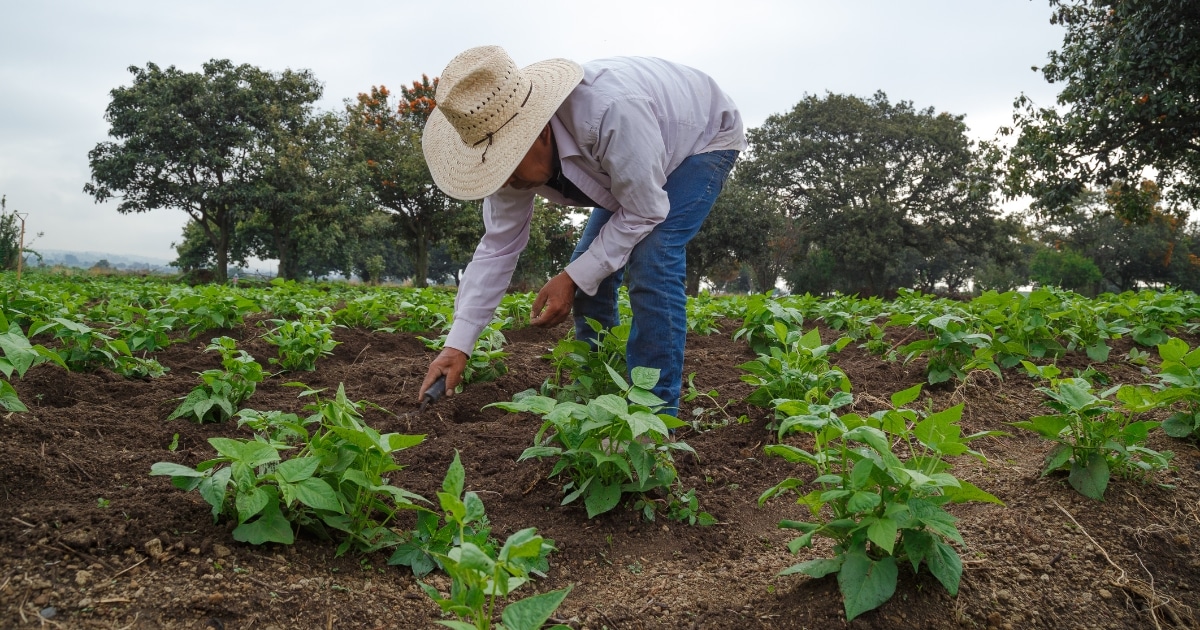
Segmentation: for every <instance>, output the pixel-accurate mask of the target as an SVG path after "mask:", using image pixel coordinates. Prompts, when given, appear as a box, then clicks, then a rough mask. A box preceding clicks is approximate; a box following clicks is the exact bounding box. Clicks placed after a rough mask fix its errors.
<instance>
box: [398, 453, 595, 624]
mask: <svg viewBox="0 0 1200 630" xmlns="http://www.w3.org/2000/svg"><path fill="white" fill-rule="evenodd" d="M465 486H466V473H465V471H464V469H463V466H462V462H461V461H459V457H458V453H457V452H455V454H454V461H452V462H451V463H450V468H449V470H447V471H446V478H445V480H444V481H443V482H442V491H441V492H439V493H438V501H439V503H440V505H441V508H442V511H443V512H444V513H445V517H446V521H447V524H448V526H449V527H451V528H453V529H454V530H456V531H457V535H456V536H454V537H453V538H452V541H453V542H452V544H451V545H450V546H449V549H447V550H446V551H444V552H442V551H441V550H433V551H430V552H429V553H430V555H432V556H433V558H434V559H435V560H436V562H437V564H438V566H440V567H441V568H442V569H443V570H444V571H445V572H446V573H447V574H448V575H449V576H450V581H451V582H450V593H449V595H443V594H442V593H440V592H438V590H437V589H436V588H434V587H432V586H430V585H429V584H425V583H424V582H421V583H420V585H421V588H422V589H423V590H424V591H425V593H426V594H427V595H429V597H430V598H431V599H433V601H435V602H437V604H438V606H440V607H441V609H442V610H443V611H445V612H448V613H451V614H453V615H454V616H456V617H458V620H457V621H439V622H438V623H440V624H441V625H444V626H447V627H449V628H455V629H456V630H488V629H489V628H496V629H497V630H537V629H539V628H541V627H542V625H543V624H545V623H546V620H548V619H549V618H550V616H551V615H553V614H554V611H555V610H557V609H558V607H559V605H561V604H562V602H563V600H564V599H566V597H567V594H568V593H569V592H570V591H571V589H570V587H568V588H565V589H560V590H557V591H549V592H547V593H542V594H540V595H534V596H532V597H527V598H525V599H520V600H515V601H510V602H508V604H507V605H505V606H504V610H503V611H502V612H501V613H500V623H499V624H495V625H493V624H492V619H493V618H494V616H495V613H496V606H497V601H498V600H501V599H507V598H509V596H510V594H511V593H512V592H513V591H514V590H516V589H517V588H519V587H521V586H522V585H524V584H525V583H526V582H528V581H529V575H530V573H542V570H539V569H538V568H536V567H542V568H543V570H544V567H545V566H546V557H547V555H549V553H550V552H551V551H553V549H554V543H553V541H550V540H546V539H544V538H542V537H541V536H538V535H537V530H535V529H533V528H528V529H522V530H520V531H518V532H516V533H514V534H513V535H511V536H509V537H508V539H507V540H505V541H504V544H503V545H502V546H501V547H500V549H499V551H496V550H495V549H494V547H490V546H486V545H480V544H478V543H477V542H475V540H477V539H478V537H479V532H478V531H477V530H474V529H473V527H472V526H473V525H476V524H478V523H480V522H481V521H483V519H484V507H483V501H481V500H480V499H479V496H478V495H477V494H476V493H474V492H465V490H466V487H465ZM398 553H399V552H398ZM394 558H395V556H393V559H394ZM543 575H544V574H543ZM554 627H555V628H565V627H566V626H561V625H560V626H554Z"/></svg>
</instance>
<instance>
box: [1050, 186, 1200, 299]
mask: <svg viewBox="0 0 1200 630" xmlns="http://www.w3.org/2000/svg"><path fill="white" fill-rule="evenodd" d="M1156 191H1157V187H1156V185H1155V184H1154V182H1151V181H1146V182H1144V183H1143V185H1142V186H1139V187H1138V189H1137V190H1136V192H1134V193H1133V194H1135V195H1137V197H1138V198H1139V201H1138V202H1137V203H1139V204H1141V203H1142V202H1143V200H1147V199H1148V200H1151V201H1152V203H1151V205H1150V206H1149V208H1148V209H1146V210H1145V211H1144V216H1143V218H1142V219H1141V220H1133V219H1131V218H1128V216H1127V215H1125V214H1124V213H1123V210H1124V209H1125V208H1127V207H1128V206H1127V205H1126V204H1127V203H1128V201H1127V200H1126V197H1127V196H1128V195H1129V194H1130V192H1129V190H1128V189H1127V188H1126V187H1125V186H1124V185H1116V186H1113V187H1112V188H1110V189H1109V190H1108V191H1107V192H1105V193H1100V192H1098V191H1089V192H1087V193H1085V194H1083V195H1080V196H1079V197H1078V198H1077V199H1076V200H1075V201H1074V202H1073V203H1072V204H1070V205H1069V206H1067V207H1066V208H1063V209H1060V210H1059V211H1058V212H1056V213H1053V214H1052V215H1047V216H1046V217H1044V218H1043V220H1042V221H1040V222H1038V223H1037V224H1036V225H1035V226H1034V227H1033V230H1034V233H1035V234H1036V235H1037V237H1038V238H1039V240H1041V241H1042V242H1043V243H1045V244H1047V245H1048V246H1050V247H1052V248H1054V249H1070V250H1073V251H1075V252H1087V253H1088V258H1089V259H1090V260H1091V261H1092V262H1093V263H1094V264H1095V265H1096V267H1097V269H1098V270H1099V273H1100V275H1101V278H1102V282H1101V287H1100V288H1101V289H1104V290H1116V291H1126V290H1131V289H1136V288H1137V287H1138V286H1139V285H1142V284H1172V285H1176V286H1188V285H1190V284H1191V280H1190V279H1191V278H1192V277H1193V276H1194V275H1195V272H1194V271H1193V267H1195V266H1196V263H1198V262H1200V260H1197V258H1196V257H1195V256H1194V255H1193V254H1192V252H1193V251H1200V247H1198V246H1200V243H1198V242H1197V240H1196V238H1195V229H1194V226H1189V224H1188V217H1187V214H1186V213H1184V212H1182V211H1181V210H1179V209H1177V208H1176V209H1171V208H1166V207H1163V206H1161V205H1158V204H1157V203H1154V202H1153V200H1155V199H1157V192H1156Z"/></svg>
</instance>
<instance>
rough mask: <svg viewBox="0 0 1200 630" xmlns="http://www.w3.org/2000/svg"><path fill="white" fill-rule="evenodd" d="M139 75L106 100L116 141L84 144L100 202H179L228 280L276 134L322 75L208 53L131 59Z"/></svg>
mask: <svg viewBox="0 0 1200 630" xmlns="http://www.w3.org/2000/svg"><path fill="white" fill-rule="evenodd" d="M129 72H130V73H132V74H133V84H132V85H131V86H128V87H118V88H116V89H114V90H112V92H111V96H112V100H111V102H110V103H109V105H108V108H107V109H106V110H105V118H106V120H108V122H109V124H110V126H111V127H110V130H109V135H110V136H112V137H113V138H115V140H114V141H108V142H101V143H99V144H97V145H96V147H95V148H94V149H92V151H90V152H89V153H88V159H89V162H90V164H91V169H92V181H91V182H89V183H87V184H86V185H85V186H84V191H85V192H87V193H88V194H90V195H92V197H93V198H94V199H95V200H96V201H97V202H103V201H107V200H109V199H112V198H117V197H119V198H120V203H119V204H118V205H117V210H118V211H119V212H121V213H130V212H149V211H151V210H157V209H160V208H175V209H178V210H182V211H184V212H186V213H187V214H188V216H189V217H190V218H191V220H192V221H193V222H195V224H196V225H197V226H198V227H199V228H200V230H201V231H202V232H203V233H204V234H205V236H206V237H207V238H208V240H209V243H210V244H211V246H212V249H213V251H214V254H215V256H216V265H215V267H216V268H215V270H214V271H215V274H214V275H215V276H216V279H217V280H221V281H223V280H224V279H225V277H226V275H227V271H228V254H229V248H230V244H231V241H232V239H233V237H234V226H235V225H236V223H237V221H238V220H239V219H242V218H244V217H246V216H248V215H249V213H250V212H252V211H253V209H254V207H255V204H256V202H257V201H258V200H259V199H258V195H257V194H256V192H257V190H258V186H259V182H260V180H261V178H262V177H263V173H264V171H265V170H266V169H267V167H268V165H269V164H270V163H271V162H272V161H273V160H274V159H275V158H276V154H275V152H274V151H273V150H272V147H271V142H270V139H271V138H272V136H273V135H275V134H277V133H279V132H280V131H281V130H286V131H295V130H297V129H299V128H300V127H302V126H303V124H304V121H305V118H306V117H307V116H308V115H309V113H310V111H311V106H312V104H313V103H314V102H315V101H316V100H317V99H318V98H320V96H321V85H320V84H319V83H317V81H316V79H314V78H313V76H312V75H311V73H309V72H308V71H298V72H293V71H291V70H287V71H284V72H282V73H270V72H265V71H263V70H259V69H258V68H255V67H253V66H250V65H246V64H243V65H240V66H234V65H233V64H232V63H231V62H230V61H228V60H212V61H209V62H207V63H205V64H204V65H203V71H202V72H183V71H181V70H179V69H177V68H175V66H170V67H168V68H166V69H162V68H160V67H158V66H157V65H155V64H153V63H148V64H146V67H145V68H139V67H137V66H131V67H130V68H129Z"/></svg>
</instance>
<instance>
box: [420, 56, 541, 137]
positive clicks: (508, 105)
mask: <svg viewBox="0 0 1200 630" xmlns="http://www.w3.org/2000/svg"><path fill="white" fill-rule="evenodd" d="M531 88H532V85H531V84H530V83H529V80H528V78H526V77H525V75H524V74H522V72H521V70H520V68H518V67H517V64H516V63H514V62H513V60H512V58H511V57H509V56H508V53H506V52H505V51H504V49H503V48H500V47H499V46H481V47H479V48H472V49H470V50H467V51H465V52H463V53H462V54H460V55H459V56H457V57H455V58H454V59H453V60H452V61H451V62H450V64H449V65H447V66H446V70H445V71H444V72H443V73H442V77H441V78H440V79H439V80H438V90H437V94H436V98H437V107H438V109H440V110H442V114H443V115H445V116H446V120H447V121H448V122H449V123H450V124H451V125H452V126H453V127H454V129H455V131H457V132H458V136H459V137H460V138H461V139H462V141H463V142H464V143H465V144H467V145H472V146H473V145H477V144H479V143H482V142H484V141H485V140H488V139H489V138H490V136H491V135H492V134H494V133H496V132H497V131H499V130H500V128H501V127H503V126H505V125H506V124H507V123H508V122H509V121H510V120H512V118H513V117H514V116H516V115H517V113H518V112H519V111H520V110H521V106H522V104H523V102H524V100H525V99H526V98H527V97H528V95H529V92H530V90H531Z"/></svg>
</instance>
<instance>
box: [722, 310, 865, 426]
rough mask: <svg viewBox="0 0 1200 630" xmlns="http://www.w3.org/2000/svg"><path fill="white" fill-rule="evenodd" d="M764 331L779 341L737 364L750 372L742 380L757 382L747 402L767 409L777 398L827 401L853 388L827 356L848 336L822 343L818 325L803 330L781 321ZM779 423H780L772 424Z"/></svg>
mask: <svg viewBox="0 0 1200 630" xmlns="http://www.w3.org/2000/svg"><path fill="white" fill-rule="evenodd" d="M765 334H766V335H767V336H769V337H771V338H773V339H776V340H777V341H776V342H775V343H773V344H771V345H769V346H767V353H764V354H759V355H758V359H756V360H754V361H748V362H746V363H743V364H741V365H739V366H738V367H739V368H740V369H742V370H745V371H747V372H749V374H744V375H742V381H744V382H746V383H749V384H751V385H754V386H755V390H754V391H753V392H752V393H751V394H750V396H748V397H747V398H746V402H749V403H751V404H753V405H757V406H759V407H763V408H766V409H773V408H776V402H775V401H777V400H801V401H805V402H809V403H813V404H828V403H829V402H830V401H831V400H833V399H834V398H837V397H838V395H839V394H847V392H849V391H850V379H849V378H847V377H846V374H845V373H844V372H842V371H841V369H840V368H837V367H834V366H831V365H830V363H829V356H828V355H829V353H830V352H831V351H838V350H841V349H842V348H844V347H845V346H846V344H848V343H850V338H849V337H840V338H839V339H838V340H837V341H835V342H834V343H832V344H822V343H821V336H820V333H819V332H818V331H817V329H816V328H813V329H812V330H810V331H808V332H807V333H804V332H802V331H800V330H793V329H790V328H787V327H785V326H783V325H782V324H780V323H777V324H776V326H775V327H774V328H773V329H772V330H771V331H767V332H766V333H765ZM776 415H777V416H778V414H776ZM777 427H778V424H777V423H776V424H772V425H771V428H777Z"/></svg>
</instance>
